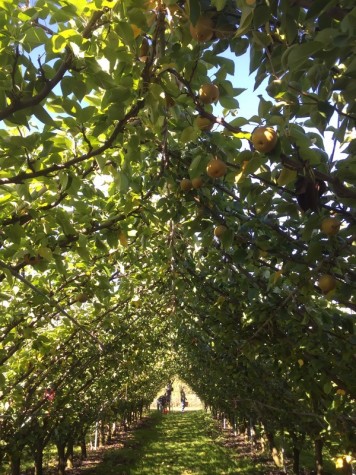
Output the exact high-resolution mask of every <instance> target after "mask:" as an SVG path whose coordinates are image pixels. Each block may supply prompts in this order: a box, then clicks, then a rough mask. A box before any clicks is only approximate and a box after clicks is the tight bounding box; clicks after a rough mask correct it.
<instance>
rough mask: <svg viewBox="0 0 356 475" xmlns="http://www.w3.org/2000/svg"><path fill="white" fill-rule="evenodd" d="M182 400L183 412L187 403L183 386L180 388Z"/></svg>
mask: <svg viewBox="0 0 356 475" xmlns="http://www.w3.org/2000/svg"><path fill="white" fill-rule="evenodd" d="M180 402H181V404H182V412H184V409H185V406H186V405H187V398H186V395H185V391H184V387H183V386H182V387H181V388H180Z"/></svg>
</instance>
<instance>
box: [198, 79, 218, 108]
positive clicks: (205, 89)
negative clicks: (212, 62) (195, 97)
mask: <svg viewBox="0 0 356 475" xmlns="http://www.w3.org/2000/svg"><path fill="white" fill-rule="evenodd" d="M219 95H220V93H219V88H218V86H217V85H216V84H203V85H202V86H201V88H200V89H199V99H200V100H201V102H202V103H203V104H212V103H213V102H216V101H217V100H218V99H219Z"/></svg>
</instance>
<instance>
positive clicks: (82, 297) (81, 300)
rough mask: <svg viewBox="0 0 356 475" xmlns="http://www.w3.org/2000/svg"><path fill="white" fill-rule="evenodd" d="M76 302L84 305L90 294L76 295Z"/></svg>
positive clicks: (81, 293)
mask: <svg viewBox="0 0 356 475" xmlns="http://www.w3.org/2000/svg"><path fill="white" fill-rule="evenodd" d="M75 300H76V301H77V302H79V303H84V302H86V301H87V300H88V294H86V293H85V292H80V293H79V294H77V295H76V297H75Z"/></svg>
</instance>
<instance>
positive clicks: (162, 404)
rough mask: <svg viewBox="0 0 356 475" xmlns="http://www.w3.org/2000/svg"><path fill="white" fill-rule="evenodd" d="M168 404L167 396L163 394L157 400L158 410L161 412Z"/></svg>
mask: <svg viewBox="0 0 356 475" xmlns="http://www.w3.org/2000/svg"><path fill="white" fill-rule="evenodd" d="M166 404H167V400H166V396H165V394H162V395H161V396H160V397H159V398H158V399H157V410H158V411H160V412H163V410H164V409H165V407H166Z"/></svg>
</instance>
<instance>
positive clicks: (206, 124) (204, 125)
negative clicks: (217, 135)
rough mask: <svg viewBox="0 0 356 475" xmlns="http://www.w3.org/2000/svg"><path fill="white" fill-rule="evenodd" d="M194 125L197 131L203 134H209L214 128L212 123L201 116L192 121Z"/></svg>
mask: <svg viewBox="0 0 356 475" xmlns="http://www.w3.org/2000/svg"><path fill="white" fill-rule="evenodd" d="M194 124H195V125H196V126H197V127H198V129H200V130H202V131H205V132H209V131H210V130H211V129H212V128H213V127H214V122H212V121H211V120H210V119H208V118H207V117H203V116H201V115H198V116H197V117H196V118H195V119H194Z"/></svg>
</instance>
